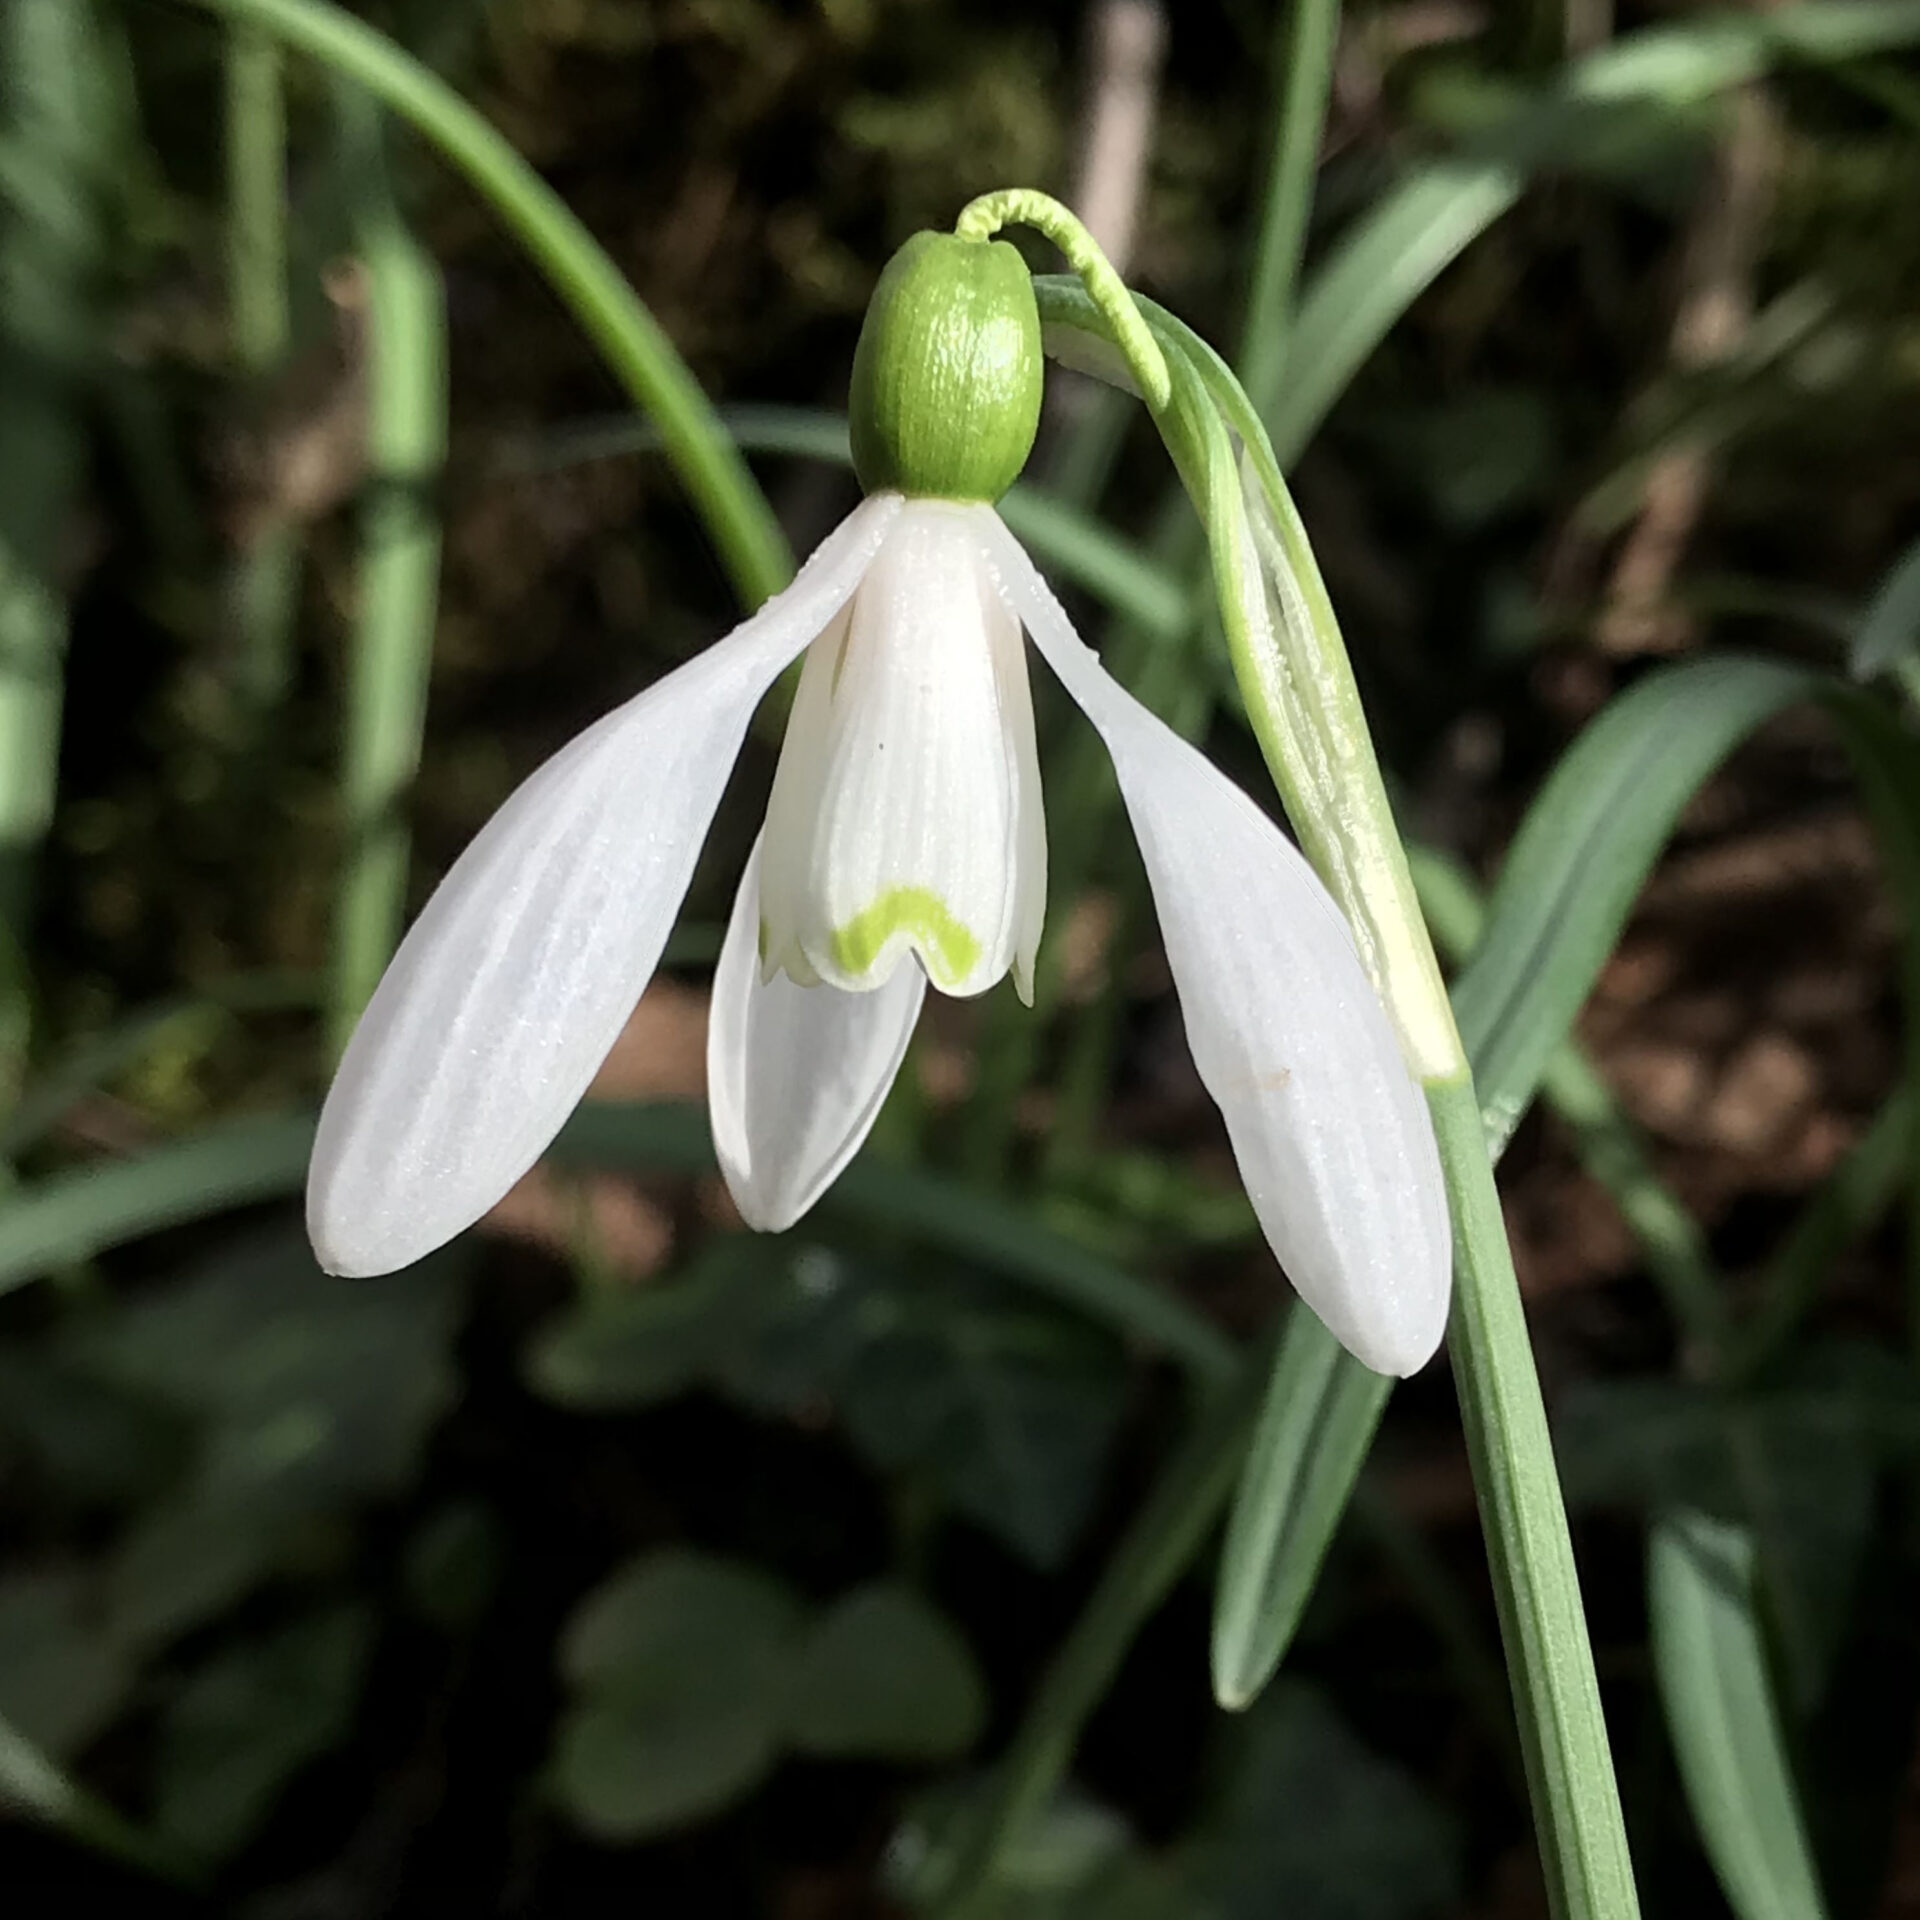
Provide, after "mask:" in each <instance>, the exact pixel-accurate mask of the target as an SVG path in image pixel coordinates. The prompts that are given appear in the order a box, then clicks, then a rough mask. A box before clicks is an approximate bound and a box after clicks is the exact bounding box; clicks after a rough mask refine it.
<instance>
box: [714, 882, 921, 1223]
mask: <svg viewBox="0 0 1920 1920" xmlns="http://www.w3.org/2000/svg"><path fill="white" fill-rule="evenodd" d="M761 858H762V852H761V848H760V847H758V846H756V847H755V848H754V850H753V858H752V859H751V860H750V861H748V863H747V872H746V877H745V878H744V879H743V880H742V881H741V883H740V892H739V895H738V897H737V898H736V899H735V901H734V905H733V918H732V919H731V920H730V921H729V922H728V925H727V937H726V942H725V944H724V945H723V946H722V947H721V949H720V965H719V967H718V968H717V969H716V970H715V973H714V976H713V1008H712V1012H711V1015H710V1016H709V1019H708V1022H707V1098H708V1102H709V1104H710V1106H711V1108H712V1114H713V1144H714V1148H715V1150H716V1152H717V1153H718V1154H719V1157H720V1171H721V1172H722V1173H723V1174H724V1175H725V1176H726V1181H727V1189H728V1191H729V1192H730V1193H731V1194H732V1195H733V1199H734V1204H735V1205H736V1206H737V1207H738V1208H739V1209H740V1217H741V1218H742V1219H743V1220H745V1221H746V1223H747V1225H748V1226H750V1227H758V1228H760V1229H761V1231H762V1232H765V1233H777V1232H779V1231H780V1230H781V1229H783V1228H785V1227H790V1226H792V1225H793V1223H794V1222H795V1221H796V1220H798V1219H799V1218H800V1216H801V1215H802V1214H804V1213H805V1212H806V1211H807V1210H808V1208H810V1207H811V1206H812V1205H813V1203H814V1202H815V1201H816V1200H818V1199H819V1197H820V1196H821V1194H823V1193H824V1192H825V1191H826V1190H827V1188H828V1187H829V1186H830V1185H832V1183H833V1182H834V1180H835V1179H836V1178H838V1176H839V1173H840V1169H841V1168H842V1167H844V1166H845V1165H846V1164H847V1162H848V1161H849V1160H851V1159H852V1158H853V1156H854V1154H855V1153H857V1152H858V1151H859V1148H860V1143H861V1142H862V1141H863V1140H865V1139H866V1137H867V1134H868V1132H869V1131H870V1130H871V1129H872V1126H873V1123H874V1120H875V1118H876V1117H877V1116H878V1114H879V1112H880V1107H881V1103H882V1102H883V1101H884V1100H885V1099H886V1097H887V1092H888V1089H889V1088H891V1087H892V1085H893V1081H894V1076H895V1075H896V1074H897V1073H898V1072H899V1071H900V1063H901V1061H902V1060H904V1059H905V1058H906V1054H907V1042H908V1041H909V1040H911V1039H912V1038H913V1028H914V1023H915V1021H917V1020H918V1019H919V1018H920V1003H921V1001H922V1000H923V999H924V998H925V997H926V991H927V979H926V975H925V974H924V973H922V972H921V970H920V969H919V968H918V967H917V966H912V965H909V966H903V967H896V968H895V969H894V972H893V976H892V978H891V979H889V980H888V981H887V982H886V983H885V984H884V985H883V986H879V987H875V988H873V989H871V990H870V991H868V992H865V993H843V992H842V991H841V990H840V989H839V988H838V987H829V986H817V987H799V986H795V985H794V983H793V982H792V981H791V980H789V979H788V978H787V976H786V975H785V974H784V973H780V974H775V975H774V977H773V978H772V979H771V980H762V979H761V977H760V955H759V940H760V865H761Z"/></svg>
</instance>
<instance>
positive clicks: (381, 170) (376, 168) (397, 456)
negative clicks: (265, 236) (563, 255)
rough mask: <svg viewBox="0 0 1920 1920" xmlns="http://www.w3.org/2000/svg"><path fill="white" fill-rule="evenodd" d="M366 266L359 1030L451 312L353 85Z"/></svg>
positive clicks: (401, 732)
mask: <svg viewBox="0 0 1920 1920" xmlns="http://www.w3.org/2000/svg"><path fill="white" fill-rule="evenodd" d="M340 92H341V117H342V122H343V129H344V131H345V133H346V145H347V149H348V153H349V162H350V164H349V167H348V171H349V172H350V173H351V174H353V175H354V176H355V177H356V192H357V195H358V198H359V202H360V204H359V207H358V211H357V218H356V226H357V232H356V236H355V238H356V248H357V252H358V256H359V265H360V271H361V272H362V274H363V275H364V276H365V295H366V329H367V356H368V370H369V378H368V395H367V479H366V499H365V504H364V506H363V508H362V512H361V548H360V606H359V610H358V613H357V616H356V619H355V622H354V632H353V640H352V645H351V649H350V654H349V663H348V685H347V714H346V748H345V764H344V766H343V768H342V772H341V801H342V813H343V816H344V826H345V831H346V837H347V854H346V864H345V868H344V870H343V872H342V875H341V881H340V889H339V895H338V898H337V900H336V902H335V908H334V921H333V962H332V979H331V984H330V989H329V993H328V1036H329V1039H330V1040H331V1042H332V1046H333V1050H334V1052H335V1053H336V1054H338V1052H339V1051H340V1049H342V1048H343V1047H345V1045H346V1043H347V1040H348V1039H349V1037H350V1036H351V1035H352V1032H353V1027H354V1023H355V1021H357V1020H358V1019H359V1017H360V1011H361V1009H362V1008H363V1007H364V1006H365V1005H366V1003H367V1001H368V999H369V998H370V997H371V996H372V993H373V989H374V988H375V986H376V985H378V983H379V979H380V975H381V973H382V971H383V970H384V969H385V967H386V964H387V962H388V960H389V959H391V958H392V955H393V950H394V947H395V945H396V944H397V942H398V940H399V937H400V927H401V922H402V920H403V918H404V916H405V912H406V889H407V852H408V834H407V825H406V819H405V814H404V803H405V799H406V794H407V790H408V788H409V787H410V786H411V785H412V783H413V779H414V775H415V774H416V772H417V771H418V769H419V765H420V742H421V736H422V734H423V732H424V730H425V724H426V704H427V675H428V670H429V667H430V664H431V661H432V657H433V629H434V612H435V606H436V602H437V598H438V590H439V574H440V525H439V520H438V517H437V512H436V507H435V499H434V495H435V492H436V490H437V487H438V485H439V480H440V473H441V468H442V465H443V464H444V461H445V458H446V440H447V365H446V317H445V311H444V304H445V303H444V298H443V295H442V292H441V286H440V275H439V271H438V269H437V268H436V267H435V266H434V263H433V260H432V258H431V256H429V255H428V254H427V253H426V252H425V251H424V250H423V249H422V248H421V247H420V246H419V245H418V243H417V242H416V241H415V240H414V238H413V236H412V235H411V234H410V233H409V232H408V230H407V227H406V223H405V222H404V221H403V220H402V218H401V216H400V213H399V210H398V208H396V207H395V205H394V204H393V199H392V195H391V191H390V188H389V185H388V182H387V177H386V167H385V162H384V157H383V155H382V151H381V147H382V132H381V127H380V113H379V109H378V108H377V107H376V106H375V105H374V104H373V102H372V101H370V100H369V99H368V98H367V97H366V96H365V95H364V94H363V93H362V92H360V90H359V89H358V88H355V87H350V86H346V85H343V86H342V87H341V89H340Z"/></svg>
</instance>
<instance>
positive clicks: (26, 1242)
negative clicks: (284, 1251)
mask: <svg viewBox="0 0 1920 1920" xmlns="http://www.w3.org/2000/svg"><path fill="white" fill-rule="evenodd" d="M312 1147H313V1116H312V1115H311V1114H305V1113H293V1114H288V1113H282V1114H264V1115H260V1116H258V1117H249V1118H243V1119H238V1120H226V1121H222V1122H221V1123H220V1124H219V1125H217V1126H213V1127H209V1128H207V1129H206V1130H205V1132H203V1133H196V1134H192V1135H189V1136H188V1137H187V1138H186V1139H183V1140H172V1141H169V1142H168V1143H167V1144H166V1145H165V1146H160V1147H154V1148H152V1149H151V1150H150V1151H148V1152H146V1153H142V1154H136V1155H134V1156H133V1157H131V1158H129V1159H124V1160H113V1161H108V1162H105V1163H103V1164H100V1165H96V1166H85V1167H78V1168H75V1169H73V1170H72V1171H70V1172H67V1173H61V1174H55V1175H54V1176H53V1177H52V1178H51V1179H47V1180H42V1181H40V1182H38V1183H37V1184H35V1185H34V1186H31V1187H23V1188H21V1189H19V1190H17V1191H16V1192H14V1193H12V1194H9V1195H8V1196H7V1197H6V1200H5V1201H4V1203H0V1293H7V1292H11V1291H12V1289H13V1288H15V1287H18V1286H23V1285H25V1284H26V1282H28V1281H29V1280H37V1279H39V1278H40V1276H41V1275H42V1274H45V1273H47V1272H49V1271H51V1270H53V1269H55V1268H58V1267H63V1266H68V1265H71V1264H72V1263H73V1262H75V1261H78V1260H89V1259H91V1258H92V1257H93V1256H94V1255H95V1254H98V1253H104V1252H105V1251H106V1250H107V1249H108V1248H109V1247H117V1246H121V1245H124V1244H125V1243H126V1242H127V1241H129V1240H137V1239H139V1238H140V1237H141V1235H143V1234H148V1233H158V1232H159V1231H160V1230H161V1229H162V1228H163V1227H173V1226H179V1225H181V1224H182V1223H183V1222H185V1221H189V1220H200V1219H204V1218H205V1217H206V1216H207V1215H209V1214H215V1213H224V1212H225V1211H226V1210H227V1209H228V1208H229V1207H243V1206H248V1205H251V1204H252V1203H253V1202H255V1201H258V1200H276V1199H279V1198H281V1197H282V1196H283V1195H285V1194H289V1193H294V1192H297V1191H298V1190H299V1187H300V1183H301V1182H302V1181H303V1180H304V1179H305V1178H306V1175H307V1155H308V1153H309V1152H310V1151H311V1149H312Z"/></svg>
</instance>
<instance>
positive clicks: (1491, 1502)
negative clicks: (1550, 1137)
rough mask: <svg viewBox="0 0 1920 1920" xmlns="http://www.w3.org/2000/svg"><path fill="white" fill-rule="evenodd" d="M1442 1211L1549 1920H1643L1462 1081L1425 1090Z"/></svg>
mask: <svg viewBox="0 0 1920 1920" xmlns="http://www.w3.org/2000/svg"><path fill="white" fill-rule="evenodd" d="M1427 1103H1428V1106H1429V1108H1430V1110H1431V1111H1432V1114H1433V1126H1434V1133H1435V1135H1436V1136H1437V1138H1438V1140H1439V1143H1440V1160H1441V1165H1442V1167H1443V1168H1444V1170H1445V1173H1446V1180H1447V1197H1448V1201H1449V1204H1450V1206H1451V1208H1452V1212H1453V1250H1454V1255H1453V1257H1454V1304H1453V1321H1452V1326H1451V1328H1450V1330H1449V1334H1448V1350H1449V1352H1450V1354H1451V1356H1452V1360H1453V1372H1454V1384H1455V1388H1456V1390H1457V1391H1458V1393H1459V1396H1460V1414H1461V1421H1462V1424H1463V1425H1464V1427H1465V1429H1466V1436H1467V1452H1468V1455H1469V1457H1470V1458H1471V1460H1472V1464H1473V1483H1474V1491H1475V1493H1476V1495H1477V1497H1478V1499H1479V1503H1480V1521H1481V1528H1482V1531H1483V1533H1484V1534H1485V1537H1486V1543H1487V1565H1488V1569H1489V1571H1490V1572H1491V1574H1492V1576H1493V1589H1494V1599H1495V1602H1496V1604H1497V1605H1498V1608H1499V1613H1500V1635H1501V1639H1502V1640H1503V1642H1504V1643H1505V1646H1506V1656H1507V1673H1508V1678H1509V1680H1510V1682H1511V1684H1512V1687H1513V1692H1514V1703H1515V1706H1516V1708H1517V1710H1518V1718H1519V1723H1520V1741H1521V1748H1522V1751H1523V1752H1524V1754H1525V1757H1526V1765H1527V1784H1528V1788H1529V1791H1530V1793H1531V1796H1532V1800H1533V1814H1534V1825H1535V1829H1536V1832H1537V1834H1538V1838H1539V1845H1540V1854H1541V1864H1542V1867H1543V1868H1544V1870H1545V1874H1546V1883H1547V1898H1548V1902H1549V1904H1550V1906H1551V1908H1552V1910H1553V1912H1554V1914H1555V1916H1556V1920H1633V1916H1635V1915H1636V1914H1637V1913H1638V1912H1639V1902H1638V1899H1637V1897H1636V1895H1635V1892H1634V1884H1633V1864H1632V1861H1631V1859H1630V1858H1629V1856H1628V1853H1627V1838H1626V1827H1625V1824H1624V1822H1623V1820H1622V1817H1621V1812H1620V1793H1619V1788H1618V1787H1617V1786H1616V1784H1615V1781H1614V1774H1613V1759H1612V1754H1611V1752H1610V1750H1609V1747H1608V1743H1607V1728H1606V1721H1605V1718H1604V1717H1603V1715H1602V1713H1601V1710H1600V1689H1599V1683H1598V1681H1597V1680H1596V1679H1595V1676H1594V1668H1593V1652H1592V1649H1591V1647H1590V1646H1589V1644H1588V1640H1587V1622H1586V1615H1585V1613H1584V1611H1583V1609H1582V1606H1581V1601H1580V1581H1579V1575H1578V1574H1577V1572H1576V1571H1575V1568H1574V1562H1573V1542H1572V1538H1571V1536H1570V1534H1569V1533H1568V1530H1567V1515H1566V1507H1565V1505H1564V1504H1563V1502H1562V1500H1561V1496H1560V1482H1559V1478H1558V1476H1557V1474H1556V1472H1555V1468H1554V1460H1553V1443H1552V1441H1551V1439H1550V1438H1549V1436H1548V1433H1547V1415H1546V1408H1545V1405H1544V1404H1543V1402H1542V1400H1541V1398H1540V1382H1539V1377H1538V1375H1537V1374H1536V1373H1535V1371H1534V1365H1533V1350H1532V1348H1531V1346H1530V1345H1529V1343H1528V1338H1527V1322H1526V1315H1525V1313H1524V1311H1523V1310H1522V1308H1521V1304H1520V1288H1519V1283H1518V1281H1517V1280H1516V1279H1515V1277H1514V1271H1513V1255H1512V1252H1511V1250H1510V1249H1509V1247H1508V1245H1507V1234H1506V1223H1505V1221H1504V1220H1503V1219H1502V1217H1501V1213H1500V1197H1499V1194H1498V1193H1497V1191H1496V1190H1495V1187H1494V1182H1493V1167H1492V1164H1491V1162H1490V1161H1489V1160H1488V1158H1487V1144H1486V1133H1485V1129H1484V1127H1483V1125H1482V1122H1481V1117H1480V1106H1479V1102H1478V1100H1477V1099H1476V1098H1475V1095H1474V1090H1473V1081H1472V1078H1471V1076H1470V1075H1467V1074H1462V1075H1460V1076H1459V1077H1457V1078H1456V1079H1453V1080H1450V1081H1445V1082H1442V1083H1440V1084H1439V1085H1435V1086H1429V1088H1428V1089H1427Z"/></svg>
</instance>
